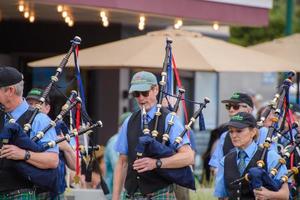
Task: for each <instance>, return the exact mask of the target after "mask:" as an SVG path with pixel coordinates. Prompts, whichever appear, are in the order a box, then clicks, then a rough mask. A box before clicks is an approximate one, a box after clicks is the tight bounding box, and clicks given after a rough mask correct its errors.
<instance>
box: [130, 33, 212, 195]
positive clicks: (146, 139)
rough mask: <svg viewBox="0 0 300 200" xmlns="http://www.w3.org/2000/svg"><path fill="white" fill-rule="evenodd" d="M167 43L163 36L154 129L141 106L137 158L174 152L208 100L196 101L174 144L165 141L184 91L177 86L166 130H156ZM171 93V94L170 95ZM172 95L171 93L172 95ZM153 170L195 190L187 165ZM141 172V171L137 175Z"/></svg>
mask: <svg viewBox="0 0 300 200" xmlns="http://www.w3.org/2000/svg"><path fill="white" fill-rule="evenodd" d="M171 43H172V41H171V40H170V39H168V38H167V40H166V48H165V50H166V53H165V58H164V62H163V69H162V72H161V80H160V82H159V85H160V91H159V97H158V102H157V104H156V112H155V118H154V128H153V130H152V131H150V130H149V127H148V123H147V116H146V110H145V108H142V111H141V112H142V120H143V123H142V124H143V135H142V136H140V137H139V140H138V144H137V146H136V149H135V150H136V152H137V154H136V156H137V159H139V158H141V157H151V158H155V159H158V158H165V157H170V156H172V155H174V154H176V152H177V147H178V145H179V144H180V143H181V141H182V138H183V137H184V135H185V134H186V133H187V132H188V131H189V130H190V129H191V126H192V124H193V123H194V122H195V120H196V119H197V118H198V117H199V115H200V114H202V110H203V109H204V108H205V107H206V104H207V103H209V99H208V98H205V99H204V103H201V104H200V108H199V109H198V110H197V111H196V112H195V113H194V114H193V116H192V117H191V119H190V121H189V123H188V124H187V125H185V128H184V130H183V131H182V132H181V133H180V134H179V136H178V137H177V138H176V140H175V141H174V143H173V144H172V143H170V142H169V133H170V131H171V129H172V126H173V125H174V118H175V116H176V112H177V110H178V107H179V103H180V101H181V100H182V96H183V94H184V92H185V91H184V89H182V88H179V94H178V95H177V96H176V103H175V105H174V108H173V109H172V112H171V118H170V120H169V121H168V126H167V129H166V130H165V132H164V133H159V132H158V122H159V120H160V116H161V115H162V112H161V109H162V101H163V98H164V96H167V92H166V85H167V82H166V81H167V76H168V73H167V66H168V65H170V64H171V63H170V61H171V60H172V59H171V55H172V53H171ZM170 96H173V95H170ZM173 97H174V96H173ZM160 134H162V143H160V142H159V141H158V140H157V138H158V136H159V135H160ZM155 172H156V173H158V174H159V175H160V176H161V177H163V178H164V179H166V180H168V181H169V182H173V183H175V184H178V185H181V186H183V187H187V188H190V189H193V190H195V180H194V176H193V172H192V170H191V167H190V166H186V167H182V168H176V169H170V168H167V169H165V168H160V169H155ZM141 175H142V174H141Z"/></svg>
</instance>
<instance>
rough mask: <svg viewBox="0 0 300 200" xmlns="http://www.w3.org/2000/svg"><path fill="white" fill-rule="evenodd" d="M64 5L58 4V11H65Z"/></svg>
mask: <svg viewBox="0 0 300 200" xmlns="http://www.w3.org/2000/svg"><path fill="white" fill-rule="evenodd" d="M63 8H64V7H63V6H62V5H57V7H56V9H57V12H62V11H63Z"/></svg>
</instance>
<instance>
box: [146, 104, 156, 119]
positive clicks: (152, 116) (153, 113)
mask: <svg viewBox="0 0 300 200" xmlns="http://www.w3.org/2000/svg"><path fill="white" fill-rule="evenodd" d="M155 112H156V104H155V105H154V106H152V107H151V108H150V110H149V111H148V112H147V115H148V117H149V118H150V120H152V119H154V116H155Z"/></svg>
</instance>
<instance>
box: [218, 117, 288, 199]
mask: <svg viewBox="0 0 300 200" xmlns="http://www.w3.org/2000/svg"><path fill="white" fill-rule="evenodd" d="M227 125H228V127H229V135H230V138H231V140H232V143H233V145H234V150H233V151H231V152H230V153H228V154H227V155H226V156H225V157H224V158H223V159H222V160H221V162H220V165H219V168H218V172H217V177H216V186H215V193H214V195H215V196H216V197H218V198H219V199H226V198H228V197H229V199H288V198H289V189H288V185H287V183H284V184H283V185H282V186H281V189H280V190H279V191H277V192H274V191H270V190H268V189H266V188H264V187H263V186H262V187H261V188H254V190H253V191H252V190H250V189H249V183H248V182H247V181H245V180H243V181H241V184H232V182H233V181H235V180H237V179H239V178H240V177H244V176H245V174H246V173H247V172H248V170H249V169H250V168H252V167H256V166H257V161H258V160H260V159H261V153H262V150H261V149H258V146H257V145H256V144H255V142H254V141H253V139H254V138H255V137H256V135H257V131H258V130H257V129H256V128H255V127H256V120H255V118H254V117H253V116H252V115H251V114H249V113H246V112H239V113H237V114H236V115H234V116H232V117H231V119H230V121H229V123H228V124H227ZM279 159H280V156H279V155H278V154H277V152H275V151H273V150H269V151H267V153H266V158H265V159H264V161H265V162H266V166H267V167H266V171H267V173H269V172H270V170H271V169H272V168H274V167H275V166H276V164H277V163H278V162H279ZM286 173H287V169H286V166H285V165H282V166H281V167H280V168H279V170H278V173H277V175H276V176H275V179H277V180H280V178H281V177H282V176H283V175H285V174H286Z"/></svg>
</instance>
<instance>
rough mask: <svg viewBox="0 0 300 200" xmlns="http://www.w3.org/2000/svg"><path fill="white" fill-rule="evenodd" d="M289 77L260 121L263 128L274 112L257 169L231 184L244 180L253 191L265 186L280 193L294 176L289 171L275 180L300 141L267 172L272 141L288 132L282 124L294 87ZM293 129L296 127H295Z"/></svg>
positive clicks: (286, 151)
mask: <svg viewBox="0 0 300 200" xmlns="http://www.w3.org/2000/svg"><path fill="white" fill-rule="evenodd" d="M288 75H289V76H288V78H287V79H285V80H284V82H283V84H282V85H281V86H280V87H279V88H278V92H277V93H276V94H275V97H274V99H273V100H272V102H271V103H270V105H269V108H268V109H267V110H266V111H265V113H264V114H263V117H262V118H261V119H260V121H258V127H261V125H262V123H263V121H264V120H265V119H266V118H267V117H268V115H269V114H270V112H272V110H274V117H273V118H272V119H271V120H272V124H271V126H270V127H269V128H268V133H267V136H266V139H265V142H264V143H263V146H262V147H258V148H259V150H260V151H261V153H260V156H259V157H260V159H259V160H258V161H257V162H256V164H257V167H253V168H250V169H249V171H248V172H247V173H246V174H245V176H243V177H241V178H239V179H237V180H235V181H233V182H232V183H230V184H239V183H241V182H242V181H243V180H246V181H248V182H249V184H250V187H251V188H252V189H259V188H261V187H262V186H263V187H265V188H267V189H269V190H272V191H278V190H279V189H280V188H281V186H282V184H283V183H285V182H287V181H288V178H287V177H290V176H292V175H290V173H292V172H291V171H289V174H288V175H285V176H283V177H281V179H280V180H275V179H274V177H275V176H276V174H277V173H278V171H279V169H280V167H281V166H282V165H284V164H285V163H286V161H285V160H286V159H288V158H289V157H290V155H291V153H292V152H293V151H294V150H295V149H296V147H297V146H298V145H299V141H297V142H296V143H294V144H293V145H291V146H290V147H289V148H286V149H285V153H284V155H283V157H282V158H280V159H279V160H278V164H277V165H276V166H275V167H274V168H272V169H270V172H267V171H266V163H265V161H266V158H267V154H268V149H269V147H270V145H271V143H272V141H275V140H277V138H278V137H282V136H285V134H286V133H287V131H286V130H283V127H284V126H283V125H282V124H284V123H285V120H284V119H285V115H287V114H288V112H287V110H286V106H287V105H288V95H289V88H290V86H291V85H292V77H293V76H294V73H292V72H290V73H289V74H288ZM277 127H279V129H277ZM293 127H296V125H294V126H293ZM274 135H276V136H275V137H277V138H276V139H274V138H273V136H274ZM294 171H295V169H294ZM295 172H296V171H295ZM295 172H293V173H295Z"/></svg>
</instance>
